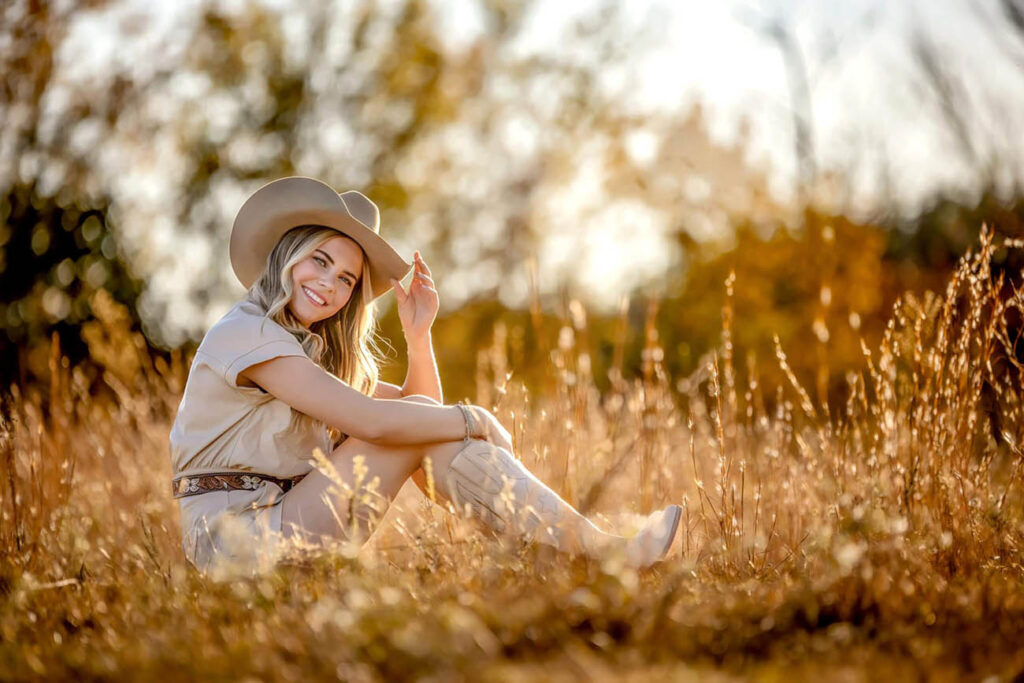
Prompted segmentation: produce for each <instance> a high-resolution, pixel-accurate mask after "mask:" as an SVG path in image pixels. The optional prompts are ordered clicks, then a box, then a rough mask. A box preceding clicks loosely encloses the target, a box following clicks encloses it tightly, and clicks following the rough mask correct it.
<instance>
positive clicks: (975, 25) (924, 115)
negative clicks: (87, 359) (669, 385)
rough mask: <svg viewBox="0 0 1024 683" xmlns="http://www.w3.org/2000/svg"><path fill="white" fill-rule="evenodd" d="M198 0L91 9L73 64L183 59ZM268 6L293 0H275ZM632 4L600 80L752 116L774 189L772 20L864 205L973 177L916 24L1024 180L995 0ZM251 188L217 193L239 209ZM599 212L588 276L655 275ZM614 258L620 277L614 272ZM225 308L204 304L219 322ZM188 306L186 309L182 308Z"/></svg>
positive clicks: (156, 181)
mask: <svg viewBox="0 0 1024 683" xmlns="http://www.w3.org/2000/svg"><path fill="white" fill-rule="evenodd" d="M199 4H200V3H198V2H196V1H195V0H181V1H176V2H168V3H149V2H146V1H145V0H127V2H125V3H124V4H122V5H121V6H119V7H115V9H114V10H112V11H109V12H107V13H106V14H105V15H103V16H101V17H96V16H92V15H85V16H83V17H82V18H81V20H79V21H78V24H77V26H76V27H75V29H74V32H73V36H75V35H77V36H78V37H79V38H82V39H88V49H82V48H83V43H77V44H76V43H75V41H74V40H72V41H70V42H69V49H68V52H67V53H66V54H65V55H64V59H65V60H66V62H65V63H66V64H67V66H68V68H69V69H70V70H71V71H72V72H73V73H75V74H77V75H78V76H79V77H82V76H85V75H87V74H89V73H102V72H104V71H106V70H109V68H110V67H111V65H113V64H120V65H123V66H126V67H127V68H130V69H132V70H133V71H135V72H136V73H141V72H145V70H147V69H152V68H154V66H155V64H156V63H157V62H158V59H159V58H170V59H173V58H174V57H175V55H174V54H173V52H174V51H175V50H178V51H180V50H181V49H183V47H184V45H183V43H184V40H181V41H176V42H175V41H172V43H171V48H170V52H171V54H168V52H167V50H166V48H162V49H163V50H164V51H163V52H162V53H160V54H159V55H154V54H153V51H154V48H155V46H157V45H159V44H161V37H162V36H167V35H174V34H175V33H180V34H182V35H184V34H185V33H187V29H188V24H189V23H190V21H191V17H192V16H194V13H195V8H196V7H197V6H198V5H199ZM223 4H224V5H227V6H235V5H240V4H242V3H241V2H240V0H238V1H235V2H225V3H223ZM267 4H269V5H272V6H288V5H289V4H290V3H289V2H288V0H272V1H268V2H267ZM384 4H393V3H392V2H391V1H390V0H387V1H386V2H384ZM434 4H435V7H436V8H437V11H438V16H439V20H440V22H441V27H442V34H443V35H446V36H447V37H448V38H447V40H448V44H449V45H450V46H451V47H452V49H458V48H459V47H461V46H464V45H466V44H468V43H470V42H471V41H472V40H473V39H474V37H475V36H476V35H478V34H479V32H480V31H481V30H482V29H483V24H482V21H483V19H482V16H481V14H480V12H479V9H478V4H477V1H476V0H443V1H442V0H435V2H434ZM600 6H601V5H600V4H599V3H596V2H585V1H583V0H560V1H559V2H540V1H538V2H535V3H534V9H533V11H532V13H531V14H530V15H529V16H528V18H527V29H526V30H525V31H524V32H523V39H522V40H521V41H520V42H519V43H518V44H516V45H515V46H514V49H515V50H517V51H520V52H521V53H524V54H525V53H531V52H547V51H557V52H558V53H559V54H560V55H562V56H566V57H569V58H579V59H586V58H587V55H586V53H585V52H584V48H582V47H580V46H579V45H576V44H574V43H573V42H572V41H571V40H568V39H567V35H569V34H568V31H569V27H570V25H571V23H572V22H573V21H574V20H576V19H578V18H579V17H581V16H587V15H592V14H593V13H594V12H595V10H597V9H599V8H600ZM624 7H626V8H628V9H627V11H626V13H625V14H624V17H625V24H626V26H625V28H627V29H629V30H641V29H644V28H645V27H646V30H647V32H646V33H644V36H645V38H644V40H643V42H642V43H640V44H637V45H635V49H631V54H632V55H633V56H632V58H631V59H630V60H628V61H627V62H625V63H622V64H617V65H612V66H609V67H608V68H607V69H606V70H605V72H604V81H603V85H604V87H607V88H609V89H611V90H612V91H614V92H621V93H623V95H624V96H625V97H627V98H628V101H629V102H630V103H631V106H635V107H637V108H638V109H650V108H657V109H673V108H682V107H686V106H688V105H689V104H691V103H693V102H696V101H700V102H701V103H702V104H703V106H704V108H705V111H706V112H707V117H706V118H707V121H708V122H709V124H710V126H711V133H712V135H713V137H715V138H716V139H719V140H721V141H723V142H729V141H730V140H731V138H732V137H733V136H734V135H735V132H736V131H737V130H738V126H739V122H740V120H741V117H747V118H748V119H749V121H750V123H751V137H750V146H749V154H750V161H751V163H752V164H754V165H758V166H761V167H763V168H765V169H769V178H770V181H771V183H772V188H773V189H774V190H775V191H776V192H777V193H778V194H779V195H780V196H782V197H784V196H785V195H786V194H787V193H788V192H789V190H790V188H791V186H792V177H793V173H794V168H795V164H794V159H793V152H792V149H793V143H792V129H791V120H790V113H789V111H790V110H789V99H788V90H787V87H788V84H787V81H786V73H785V70H784V65H783V61H782V59H781V56H780V54H779V51H778V49H777V48H776V47H775V46H774V45H773V44H772V43H771V42H769V41H768V39H767V38H765V37H764V36H763V35H761V34H759V33H758V32H757V31H755V30H754V29H753V28H752V26H753V25H756V24H758V23H761V22H764V21H766V20H768V19H771V18H776V19H779V20H781V21H782V22H783V23H784V24H786V25H787V26H789V27H791V28H792V29H794V30H795V31H796V34H797V36H798V38H799V41H800V45H801V48H802V50H803V53H804V57H805V59H806V62H807V64H808V67H809V71H810V74H811V78H812V101H813V113H814V131H815V135H816V147H817V156H818V162H819V165H820V166H821V167H822V168H829V167H839V168H852V169H855V174H854V178H855V183H854V189H855V191H856V198H857V199H858V201H859V203H860V204H861V205H864V206H868V205H870V204H872V203H873V202H874V201H875V199H876V192H877V191H878V189H879V186H880V179H881V177H882V175H883V174H882V173H881V172H880V169H881V168H882V166H883V163H882V162H883V161H885V162H886V164H887V166H888V170H887V172H888V176H889V179H890V181H891V183H892V186H893V188H894V189H895V191H896V193H897V195H898V196H899V197H900V199H901V201H902V202H903V203H904V205H906V206H908V207H914V206H915V205H917V204H918V203H919V202H920V201H921V200H922V199H923V198H926V197H928V196H929V195H930V194H932V193H933V192H934V190H935V189H936V188H961V187H963V186H964V184H965V182H966V180H967V179H968V178H970V177H971V173H970V172H969V169H967V168H966V167H965V165H964V163H963V161H962V160H961V158H960V157H959V155H958V153H957V152H956V148H955V146H954V144H953V141H952V140H951V139H950V137H949V135H948V133H947V132H946V130H945V128H944V126H942V125H941V123H940V122H939V121H940V120H939V118H938V116H937V112H938V107H937V105H936V104H935V102H934V101H933V98H932V97H931V95H930V94H929V92H928V91H927V90H926V89H925V88H923V86H922V81H921V79H920V76H919V72H918V70H917V68H916V67H915V66H914V64H913V62H912V60H911V58H910V54H909V36H910V35H911V33H912V32H913V31H914V30H918V31H920V32H922V33H923V34H925V35H927V36H928V37H929V38H930V39H931V40H932V41H934V43H935V44H936V46H937V48H938V49H939V51H940V52H941V54H942V56H943V57H944V58H945V59H947V60H949V64H950V65H951V66H952V67H953V69H954V72H955V73H958V74H960V75H965V76H967V79H966V80H967V81H969V84H970V90H969V92H968V95H969V97H970V99H971V101H972V102H973V103H974V104H975V105H977V110H978V111H979V112H988V115H987V116H986V115H982V116H980V118H979V120H977V121H976V122H975V125H976V130H975V131H974V137H975V138H976V140H977V141H978V142H979V144H980V146H981V148H982V149H983V150H990V151H998V152H999V153H1001V154H1002V155H1004V156H1005V157H1006V158H1007V159H1008V160H1009V162H1010V163H1012V164H1015V165H1016V168H1017V177H1021V178H1024V148H1022V144H1021V143H1022V142H1024V135H1021V132H1022V131H1024V41H1021V40H1020V39H1019V38H1017V37H1016V36H1012V35H1010V34H1009V33H1008V32H1007V31H1006V30H1005V29H1002V28H1000V26H1001V24H1002V20H1001V18H1000V17H999V15H998V9H997V6H996V0H976V2H971V3H967V2H962V1H961V0H901V2H898V3H893V2H888V3H886V2H882V1H881V0H763V1H760V2H758V1H755V0H717V1H716V2H707V1H706V0H705V1H697V0H677V1H673V0H631V1H630V2H629V3H628V5H624ZM140 12H141V13H144V15H146V16H148V17H149V19H148V20H147V21H145V22H141V23H140V25H141V26H143V27H144V29H145V30H144V31H142V32H139V33H137V34H136V35H134V36H132V37H131V38H128V39H124V38H122V39H120V40H117V41H114V40H111V41H95V40H92V38H93V37H94V36H95V34H96V32H97V31H111V32H112V31H115V30H116V28H117V27H118V26H123V25H125V23H126V18H127V17H130V16H132V15H137V14H139V13H140ZM986 17H987V18H988V19H986ZM987 21H988V22H991V24H992V25H993V26H995V28H992V26H989V25H987V23H986V22H987ZM127 23H130V22H127ZM284 28H285V31H286V34H287V33H288V32H292V33H293V34H294V33H296V32H298V31H303V30H305V29H304V28H303V27H302V26H301V25H298V24H295V23H294V22H288V21H286V22H285V24H284ZM829 35H832V36H835V37H836V38H837V39H838V41H839V42H838V45H839V47H838V50H837V52H836V54H835V56H834V57H832V58H831V59H828V58H826V57H824V55H825V53H826V51H827V50H826V49H825V47H824V41H823V38H824V37H827V36H829ZM295 37H296V38H300V37H301V36H298V35H296V36H295ZM301 42H302V41H301V40H296V41H295V43H296V44H299V43H301ZM630 47H631V48H633V47H634V46H630ZM147 54H148V55H150V57H147V56H146V55H147ZM151 154H152V155H153V156H154V158H157V159H160V164H158V165H156V166H155V167H154V168H156V169H157V171H158V172H155V173H151V174H150V175H149V176H146V175H145V173H144V172H143V171H142V169H141V168H140V169H133V170H136V171H137V173H133V174H132V176H131V177H125V178H122V179H120V180H115V181H114V182H120V183H121V187H118V188H116V191H117V192H121V193H123V195H124V196H127V197H130V198H131V199H132V200H133V201H138V202H146V201H154V202H155V201H157V200H158V199H159V197H160V195H161V192H162V187H161V181H160V178H161V177H163V175H164V174H166V173H167V172H169V171H170V170H171V167H170V166H167V165H165V164H172V163H173V161H172V160H170V159H169V158H168V157H166V156H164V155H162V154H161V150H159V149H154V150H151ZM147 178H148V180H147ZM241 199H244V197H242V198H236V197H233V196H230V197H224V198H223V200H224V201H225V202H227V203H231V202H234V203H235V204H239V203H240V202H241ZM627 210H628V211H631V212H633V213H632V214H631V215H632V216H633V219H632V222H633V223H634V224H635V223H636V221H638V220H639V221H640V222H641V224H642V223H643V221H644V220H646V219H645V217H644V216H643V207H629V208H628V209H627ZM605 223H606V225H604V227H602V225H599V224H595V225H593V226H591V227H592V228H593V232H592V234H598V233H599V232H600V231H602V230H604V233H602V234H605V233H606V234H607V235H608V236H610V237H611V238H613V239H604V240H601V243H604V244H617V245H621V244H623V243H628V242H631V241H632V242H635V243H636V245H639V246H638V247H637V248H636V249H634V251H633V255H632V257H631V258H630V259H626V260H624V259H623V258H622V253H621V251H618V252H616V253H603V252H600V250H599V249H598V250H595V249H591V248H590V247H589V246H588V245H582V246H583V247H584V248H586V249H587V250H588V251H587V254H588V258H589V262H590V264H591V268H592V271H593V278H591V280H588V279H587V278H584V283H585V284H587V285H588V286H593V287H594V288H595V291H599V292H602V294H608V295H610V294H612V291H611V290H605V289H602V288H604V287H607V286H608V283H615V282H628V278H625V279H623V278H621V277H620V275H623V274H627V273H629V272H631V271H636V270H637V269H638V267H639V268H644V269H648V270H650V269H652V268H654V269H656V268H659V267H663V266H664V265H665V264H664V263H663V261H664V258H663V257H664V255H665V254H664V250H658V249H657V244H658V242H657V240H658V239H659V238H658V236H657V235H656V234H655V231H653V230H652V231H651V234H645V235H643V236H640V237H637V236H636V235H634V236H633V238H632V239H630V236H628V235H627V236H625V237H623V236H621V235H617V233H616V230H621V226H622V225H623V224H624V223H625V222H624V221H622V220H619V219H617V218H616V217H615V216H611V217H609V218H608V220H607V221H605ZM163 228H164V229H163V230H162V231H161V230H160V226H159V225H157V226H154V229H153V232H152V234H151V235H150V236H149V237H148V240H149V243H148V246H147V248H148V249H150V250H152V251H156V252H160V253H159V254H157V255H156V257H155V260H170V261H174V260H175V259H177V260H178V261H189V262H198V261H196V259H199V260H201V259H202V257H203V254H204V253H205V252H206V251H208V249H207V247H206V246H205V245H201V244H196V245H182V244H180V240H175V239H174V233H175V231H174V226H169V225H165V226H163ZM563 241H565V240H563ZM552 247H553V251H556V250H558V249H561V250H562V251H564V252H565V253H566V254H569V255H570V256H572V255H576V254H578V250H579V248H580V247H581V245H580V244H579V243H578V242H574V241H573V240H569V241H565V243H564V244H561V245H559V244H557V243H556V244H553V245H552ZM150 257H151V258H154V256H153V254H151V255H150ZM659 259H660V260H659ZM225 267H226V266H225ZM614 267H619V268H620V269H621V272H620V273H614V272H609V269H610V268H614ZM185 276H186V275H184V274H183V271H182V269H181V268H173V267H172V268H168V269H165V270H164V272H163V274H162V275H159V276H154V278H153V280H152V282H153V286H154V287H155V288H161V287H164V288H170V287H173V286H175V283H180V280H181V279H182V278H183V277H185ZM220 312H221V311H209V312H208V315H210V316H213V317H212V319H216V316H217V315H219V313H220ZM172 315H174V313H173V312H172ZM179 315H182V316H186V317H187V316H188V315H191V314H190V313H188V312H186V311H185V310H182V311H181V312H180V313H179ZM211 322H212V320H211Z"/></svg>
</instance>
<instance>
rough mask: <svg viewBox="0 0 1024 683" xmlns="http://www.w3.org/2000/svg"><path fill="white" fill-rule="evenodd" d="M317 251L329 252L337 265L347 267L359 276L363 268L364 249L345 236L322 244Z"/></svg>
mask: <svg viewBox="0 0 1024 683" xmlns="http://www.w3.org/2000/svg"><path fill="white" fill-rule="evenodd" d="M317 249H320V250H321V251H325V252H327V253H328V254H329V255H330V256H331V258H332V259H334V263H335V265H344V266H347V267H348V268H350V269H351V270H352V271H353V272H355V273H357V274H358V273H359V271H360V269H361V268H362V267H363V250H362V248H361V247H360V246H359V245H358V244H356V243H355V242H354V241H353V240H352V239H351V238H349V237H345V236H344V235H338V236H337V237H331V238H330V239H328V240H327V241H326V242H323V243H321V244H320V245H319V246H318V247H317Z"/></svg>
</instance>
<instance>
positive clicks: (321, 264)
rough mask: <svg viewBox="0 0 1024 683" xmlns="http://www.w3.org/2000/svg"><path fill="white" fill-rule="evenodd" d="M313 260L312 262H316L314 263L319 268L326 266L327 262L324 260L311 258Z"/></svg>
mask: <svg viewBox="0 0 1024 683" xmlns="http://www.w3.org/2000/svg"><path fill="white" fill-rule="evenodd" d="M313 260H314V261H316V262H317V264H318V265H320V266H321V267H323V266H326V265H327V261H324V260H323V259H322V258H320V257H319V256H314V257H313Z"/></svg>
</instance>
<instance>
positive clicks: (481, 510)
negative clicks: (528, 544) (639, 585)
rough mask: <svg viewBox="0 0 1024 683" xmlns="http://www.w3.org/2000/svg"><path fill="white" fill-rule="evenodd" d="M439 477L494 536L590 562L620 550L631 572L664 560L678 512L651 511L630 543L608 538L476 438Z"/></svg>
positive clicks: (504, 454) (494, 448)
mask: <svg viewBox="0 0 1024 683" xmlns="http://www.w3.org/2000/svg"><path fill="white" fill-rule="evenodd" d="M441 478H442V480H443V481H444V483H445V485H446V488H447V489H448V494H449V495H448V498H449V499H450V500H452V501H453V502H454V503H456V505H460V506H461V505H463V504H465V503H468V504H469V506H470V508H471V510H472V512H473V514H474V515H475V516H476V517H477V518H478V519H480V520H481V521H483V522H484V524H486V525H487V526H489V527H490V528H492V529H494V530H496V531H499V532H510V533H515V534H517V535H521V536H524V537H526V538H528V539H531V540H536V541H539V542H541V543H545V544H547V545H551V546H554V547H555V548H557V549H558V550H561V551H563V552H568V553H582V554H585V555H589V556H591V557H600V556H602V555H604V554H606V553H608V552H613V551H614V550H615V549H618V550H619V551H621V552H624V554H625V557H626V561H627V563H628V564H629V565H630V566H634V567H646V566H648V565H650V564H653V563H654V562H657V561H658V560H660V559H662V558H663V557H664V556H665V554H666V553H667V552H668V548H669V546H670V545H671V544H672V540H673V538H675V534H676V529H677V528H678V526H679V519H680V517H681V513H682V510H681V508H680V507H679V506H678V505H670V506H668V507H667V508H665V509H664V510H660V511H658V512H655V513H653V514H651V515H650V516H649V517H648V518H647V521H646V522H645V524H644V525H643V527H641V529H640V531H639V532H638V533H637V534H636V535H635V536H634V537H632V538H629V539H627V538H623V537H622V536H616V535H614V534H609V533H606V532H604V531H602V530H601V529H599V528H597V527H596V526H594V524H593V523H592V522H591V521H590V520H589V519H587V518H586V517H584V516H583V515H581V514H580V513H579V512H577V511H576V509H575V508H573V507H572V506H571V505H569V503H567V502H565V501H564V500H563V499H562V498H561V497H559V495H558V494H557V493H555V492H554V491H552V490H551V489H550V488H548V487H547V486H546V485H545V484H544V482H542V481H540V480H539V479H537V477H535V476H534V475H533V473H532V472H530V471H529V470H528V469H526V468H525V467H524V466H523V464H522V462H520V461H519V460H518V459H517V458H516V457H515V456H513V455H512V454H511V453H509V452H508V451H507V450H505V449H504V448H500V447H498V446H495V445H493V444H491V443H488V442H486V441H481V440H475V439H474V440H470V441H469V442H468V443H467V444H466V445H465V447H464V448H463V449H462V450H461V451H459V452H458V453H457V454H456V455H455V457H454V458H452V460H451V463H450V464H449V466H448V469H447V471H446V472H445V473H444V474H443V475H442V477H441Z"/></svg>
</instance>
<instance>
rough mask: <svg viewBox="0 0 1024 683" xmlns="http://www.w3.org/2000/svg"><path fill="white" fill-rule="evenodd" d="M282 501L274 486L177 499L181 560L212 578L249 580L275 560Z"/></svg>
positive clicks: (270, 483) (270, 565)
mask: <svg viewBox="0 0 1024 683" xmlns="http://www.w3.org/2000/svg"><path fill="white" fill-rule="evenodd" d="M283 496H284V492H283V491H282V490H281V487H280V486H278V485H277V484H274V483H273V482H264V484H263V485H262V486H260V487H259V488H258V489H255V490H251V491H249V490H226V491H208V492H206V493H201V494H199V495H194V496H186V497H183V498H179V499H178V503H179V505H180V507H181V547H182V550H184V551H185V557H186V559H188V561H189V562H191V563H192V564H193V565H194V566H195V568H196V569H198V570H199V571H200V572H202V573H203V574H208V575H210V576H212V577H213V578H231V577H235V576H240V575H241V576H253V575H256V574H260V573H263V572H265V571H267V570H269V569H272V568H273V567H274V566H275V565H276V564H277V561H278V558H279V555H280V545H281V503H282V502H283Z"/></svg>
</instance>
